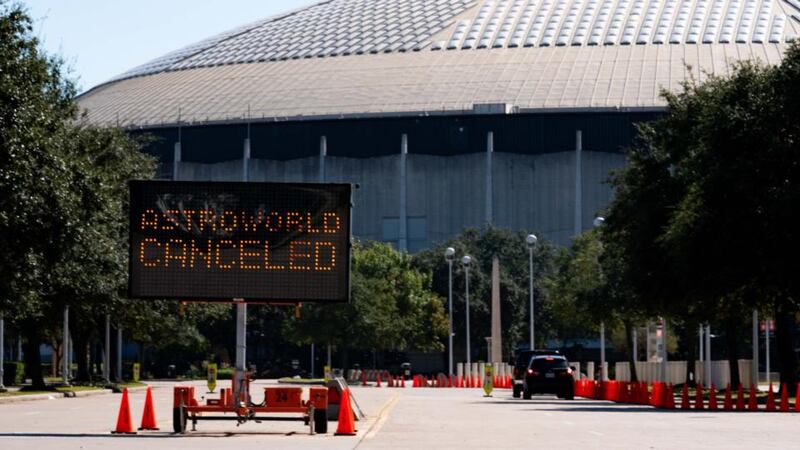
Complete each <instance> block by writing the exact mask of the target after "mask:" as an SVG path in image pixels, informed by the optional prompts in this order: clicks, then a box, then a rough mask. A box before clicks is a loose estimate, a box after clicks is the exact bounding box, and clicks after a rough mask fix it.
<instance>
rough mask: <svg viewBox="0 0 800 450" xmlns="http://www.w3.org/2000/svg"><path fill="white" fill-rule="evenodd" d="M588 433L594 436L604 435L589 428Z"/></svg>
mask: <svg viewBox="0 0 800 450" xmlns="http://www.w3.org/2000/svg"><path fill="white" fill-rule="evenodd" d="M589 433H592V434H593V435H595V436H605V434H603V433H601V432H599V431H594V430H589Z"/></svg>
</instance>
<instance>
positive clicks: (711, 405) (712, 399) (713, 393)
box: [708, 383, 718, 411]
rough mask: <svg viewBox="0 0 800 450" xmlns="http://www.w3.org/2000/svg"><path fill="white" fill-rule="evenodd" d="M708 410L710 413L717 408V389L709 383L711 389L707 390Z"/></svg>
mask: <svg viewBox="0 0 800 450" xmlns="http://www.w3.org/2000/svg"><path fill="white" fill-rule="evenodd" d="M708 409H709V410H710V411H716V410H717V409H718V408H717V389H716V388H715V387H714V383H711V387H710V388H709V389H708Z"/></svg>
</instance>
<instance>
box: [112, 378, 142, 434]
mask: <svg viewBox="0 0 800 450" xmlns="http://www.w3.org/2000/svg"><path fill="white" fill-rule="evenodd" d="M111 433H113V434H136V432H135V431H133V420H132V419H131V404H130V402H129V401H128V388H125V389H123V390H122V402H121V403H120V405H119V415H118V416H117V427H116V428H115V429H114V431H112V432H111Z"/></svg>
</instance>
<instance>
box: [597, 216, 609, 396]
mask: <svg viewBox="0 0 800 450" xmlns="http://www.w3.org/2000/svg"><path fill="white" fill-rule="evenodd" d="M605 223H606V219H605V218H603V217H595V219H594V227H595V228H600V227H602V226H603V225H604V224H605ZM600 270H602V269H600ZM600 381H606V323H605V321H604V320H601V321H600Z"/></svg>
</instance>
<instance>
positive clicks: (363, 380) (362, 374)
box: [361, 372, 367, 386]
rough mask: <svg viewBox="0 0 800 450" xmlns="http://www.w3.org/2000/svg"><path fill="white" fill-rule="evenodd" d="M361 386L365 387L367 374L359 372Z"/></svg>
mask: <svg viewBox="0 0 800 450" xmlns="http://www.w3.org/2000/svg"><path fill="white" fill-rule="evenodd" d="M361 385H362V386H366V385H367V372H361Z"/></svg>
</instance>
